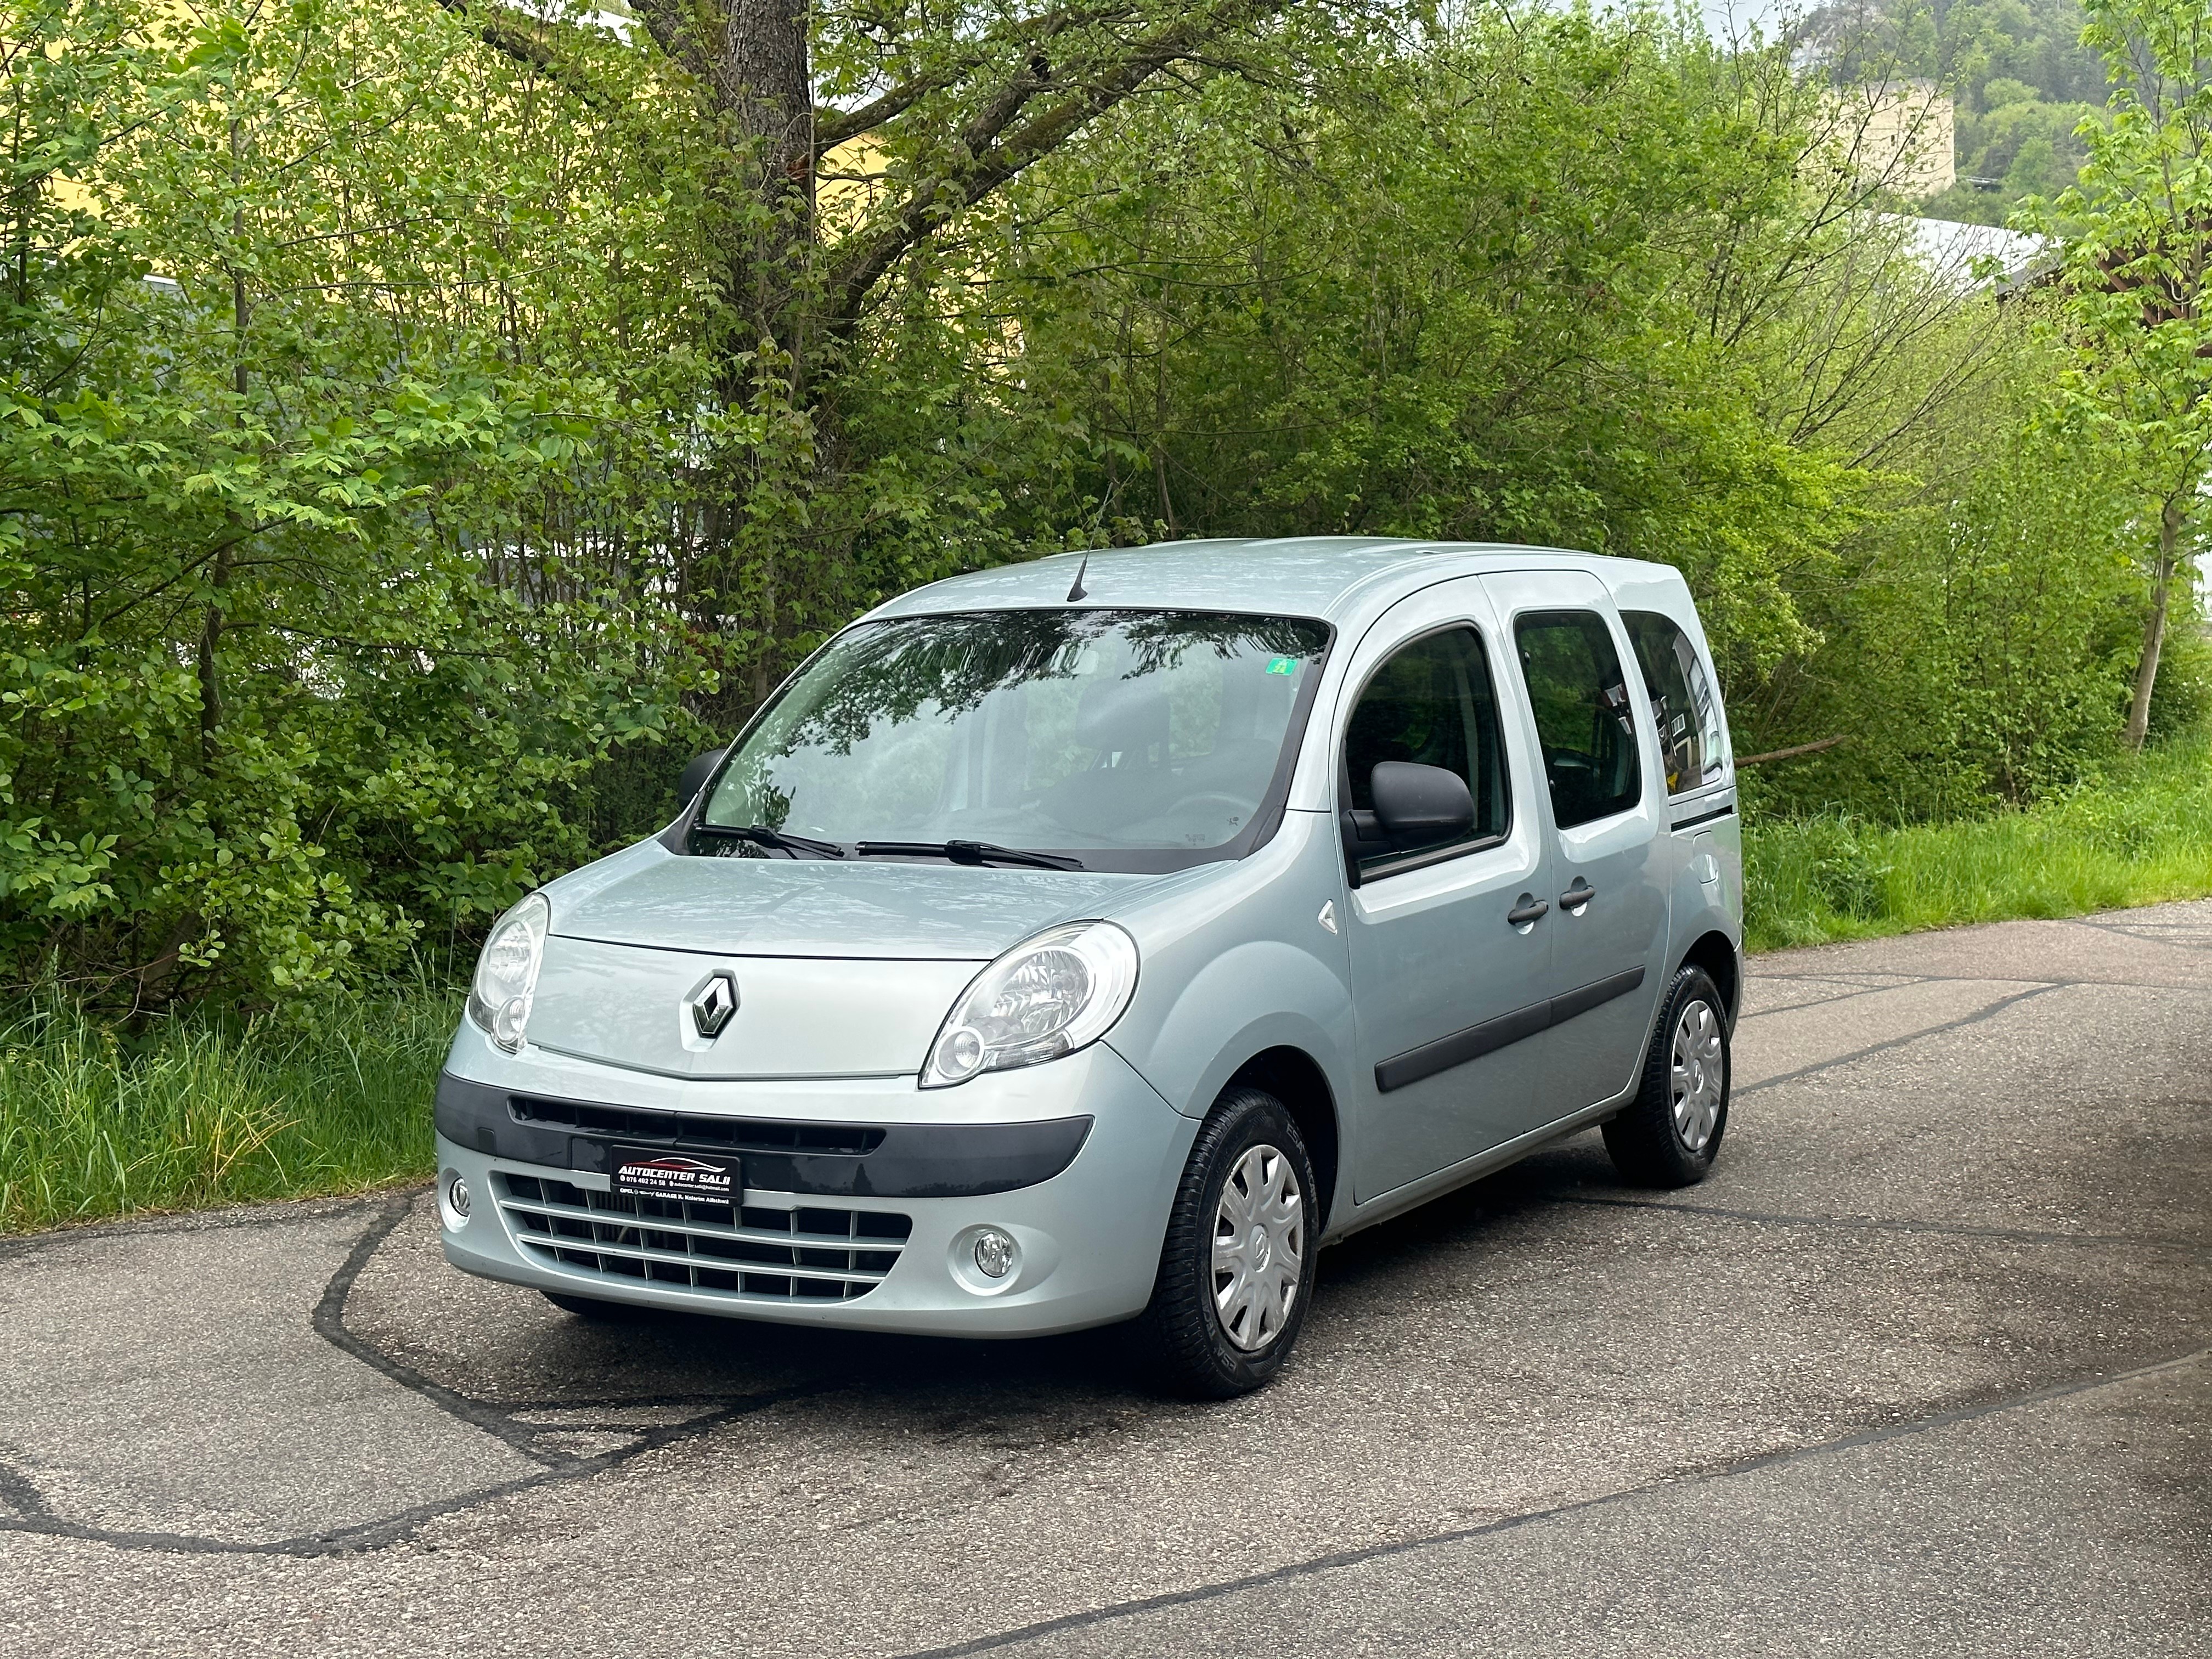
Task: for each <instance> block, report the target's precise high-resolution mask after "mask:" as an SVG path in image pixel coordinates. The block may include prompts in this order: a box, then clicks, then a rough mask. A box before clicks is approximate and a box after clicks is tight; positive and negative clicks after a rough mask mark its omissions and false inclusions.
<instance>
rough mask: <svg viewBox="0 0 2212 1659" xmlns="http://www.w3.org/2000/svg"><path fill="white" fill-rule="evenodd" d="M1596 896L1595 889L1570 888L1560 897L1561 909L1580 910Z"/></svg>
mask: <svg viewBox="0 0 2212 1659" xmlns="http://www.w3.org/2000/svg"><path fill="white" fill-rule="evenodd" d="M1596 896H1597V889H1596V888H1595V887H1570V888H1568V889H1567V890H1566V891H1565V892H1564V893H1562V894H1560V895H1559V908H1561V909H1562V910H1570V911H1572V910H1580V909H1581V908H1583V906H1584V905H1586V904H1588V903H1589V902H1590V901H1591V900H1592V899H1594V898H1595V897H1596Z"/></svg>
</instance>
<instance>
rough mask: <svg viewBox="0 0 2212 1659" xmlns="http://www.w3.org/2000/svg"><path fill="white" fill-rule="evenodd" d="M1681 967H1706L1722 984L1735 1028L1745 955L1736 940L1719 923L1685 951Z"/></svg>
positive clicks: (1721, 989)
mask: <svg viewBox="0 0 2212 1659" xmlns="http://www.w3.org/2000/svg"><path fill="white" fill-rule="evenodd" d="M1678 968H1702V969H1705V972H1706V974H1707V975H1710V976H1711V980H1712V981H1713V984H1714V985H1715V986H1716V987H1718V989H1719V991H1720V994H1721V1000H1722V1001H1723V1002H1724V1003H1726V1004H1727V1005H1728V1023H1729V1029H1730V1030H1734V1029H1735V1020H1736V1013H1737V1012H1738V1010H1739V1009H1740V1008H1741V1006H1742V1001H1743V958H1742V957H1741V955H1739V954H1738V952H1737V951H1736V948H1735V941H1734V940H1733V939H1729V936H1728V935H1727V934H1726V933H1722V932H1721V931H1720V929H1718V928H1717V927H1716V928H1713V929H1711V931H1710V932H1707V933H1702V934H1700V935H1699V937H1698V938H1697V939H1695V940H1694V941H1692V944H1691V945H1690V948H1689V949H1688V950H1686V951H1683V952H1682V960H1681V962H1680V964H1678Z"/></svg>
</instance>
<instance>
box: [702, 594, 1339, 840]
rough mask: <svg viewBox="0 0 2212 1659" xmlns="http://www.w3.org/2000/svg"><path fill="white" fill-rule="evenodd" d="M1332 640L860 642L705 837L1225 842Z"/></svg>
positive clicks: (1193, 636) (760, 757)
mask: <svg viewBox="0 0 2212 1659" xmlns="http://www.w3.org/2000/svg"><path fill="white" fill-rule="evenodd" d="M1325 638H1326V630H1325V629H1323V628H1322V625H1321V624H1319V623H1312V622H1304V621H1298V620H1296V619H1291V618H1279V617H1241V616H1214V615H1203V614H1194V613H1188V612H1132V611H997V612H991V613H986V614H980V615H972V616H954V617H923V618H915V619H911V620H907V621H898V622H890V623H880V624H876V625H872V626H869V627H866V628H863V629H856V630H855V631H854V633H852V634H850V635H848V636H846V637H845V638H844V639H842V640H841V641H837V642H836V644H835V645H833V646H832V647H830V649H829V652H828V653H825V654H824V656H823V658H822V659H821V660H820V661H818V662H817V663H816V664H815V665H813V666H812V667H811V668H810V669H809V670H808V671H806V673H805V675H804V677H803V678H801V679H800V681H799V683H798V684H796V685H794V686H793V688H792V689H791V690H790V691H788V692H787V694H786V695H785V696H784V697H783V699H782V700H781V702H779V703H778V704H777V705H776V706H775V707H774V708H771V709H770V710H769V713H768V714H767V715H766V717H765V718H764V719H763V721H762V723H761V724H760V726H758V727H757V729H756V730H755V732H753V734H752V736H751V737H750V738H749V739H748V740H747V742H746V744H745V746H744V750H742V751H741V752H740V754H739V755H738V757H737V759H736V760H735V762H734V763H732V766H731V768H730V769H729V771H728V773H727V774H726V775H725V777H724V780H723V781H722V784H721V786H720V787H719V788H718V789H717V790H716V791H715V794H714V800H713V801H712V803H711V804H710V805H709V808H708V817H709V820H710V821H712V822H714V823H766V824H769V825H771V826H772V827H775V828H777V829H793V831H795V832H801V833H807V834H815V835H822V836H829V837H831V838H834V839H839V840H855V839H862V838H872V839H885V840H889V839H907V838H912V839H917V840H944V839H948V838H952V837H971V838H974V839H976V840H984V841H994V842H1003V843H1006V844H1008V845H1014V846H1027V847H1129V848H1162V847H1169V848H1206V847H1212V846H1218V845H1220V844H1221V843H1223V842H1226V841H1229V840H1231V839H1233V838H1234V836H1236V834H1237V831H1238V830H1239V829H1242V828H1243V825H1244V824H1245V823H1248V822H1249V818H1250V815H1251V813H1252V812H1253V811H1255V809H1256V808H1257V806H1258V805H1259V804H1260V799H1261V796H1262V795H1263V794H1264V793H1265V791H1266V788H1267V782H1268V781H1269V779H1270V778H1271V777H1272V776H1273V771H1274V767H1275V763H1276V761H1277V759H1278V757H1279V753H1280V750H1281V744H1282V738H1283V734H1284V730H1285V726H1286V725H1287V723H1288V720H1289V716H1290V710H1291V703H1292V701H1293V700H1294V697H1295V694H1296V689H1297V684H1298V679H1297V676H1298V675H1299V674H1300V673H1301V672H1303V671H1305V668H1306V666H1307V665H1308V663H1309V662H1310V659H1311V658H1312V657H1313V656H1314V654H1315V653H1317V652H1318V651H1319V650H1320V648H1321V647H1322V642H1323V641H1324V639H1325Z"/></svg>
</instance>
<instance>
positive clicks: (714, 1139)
mask: <svg viewBox="0 0 2212 1659" xmlns="http://www.w3.org/2000/svg"><path fill="white" fill-rule="evenodd" d="M507 1110H508V1111H509V1112H511V1113H513V1115H514V1121H516V1122H518V1123H531V1124H537V1125H539V1126H541V1127H550V1128H562V1129H581V1130H583V1131H585V1132H586V1133H594V1134H607V1135H626V1136H629V1137H630V1138H632V1139H638V1140H651V1141H655V1142H659V1141H670V1142H673V1143H674V1144H675V1145H677V1146H700V1147H706V1148H711V1149H713V1150H714V1151H717V1152H815V1153H829V1154H833V1155H841V1156H844V1157H848V1158H850V1157H858V1156H860V1155H862V1154H864V1153H867V1152H874V1151H875V1150H876V1148H877V1147H878V1146H882V1145H883V1144H884V1132H883V1131H882V1130H881V1129H874V1128H869V1127H866V1126H865V1125H861V1124H848V1123H774V1122H767V1121H763V1120H761V1119H759V1118H737V1117H693V1116H690V1115H686V1114H684V1113H682V1112H653V1111H645V1110H641V1109H637V1108H635V1107H629V1106H594V1105H591V1104H588V1103H585V1102H583V1101H576V1100H544V1099H541V1098H539V1097H537V1096H535V1095H510V1096H509V1097H507Z"/></svg>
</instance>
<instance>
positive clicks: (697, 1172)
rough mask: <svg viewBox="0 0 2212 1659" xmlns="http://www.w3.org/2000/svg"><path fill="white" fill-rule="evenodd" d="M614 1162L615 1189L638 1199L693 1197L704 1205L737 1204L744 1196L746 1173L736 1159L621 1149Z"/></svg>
mask: <svg viewBox="0 0 2212 1659" xmlns="http://www.w3.org/2000/svg"><path fill="white" fill-rule="evenodd" d="M610 1161H611V1165H612V1169H613V1174H614V1188H615V1190H616V1191H617V1192H618V1193H628V1194H631V1195H632V1196H633V1197H636V1198H689V1199H694V1200H697V1201H698V1202H700V1203H702V1204H735V1203H737V1202H738V1201H739V1200H740V1199H741V1198H742V1197H743V1196H744V1190H745V1182H744V1171H743V1169H742V1168H741V1166H740V1164H739V1162H738V1159H736V1158H716V1157H714V1155H713V1154H711V1153H706V1154H702V1153H697V1152H665V1151H655V1150H653V1149H652V1148H650V1147H644V1146H617V1147H616V1148H615V1152H614V1157H613V1158H612V1159H611V1160H610Z"/></svg>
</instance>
